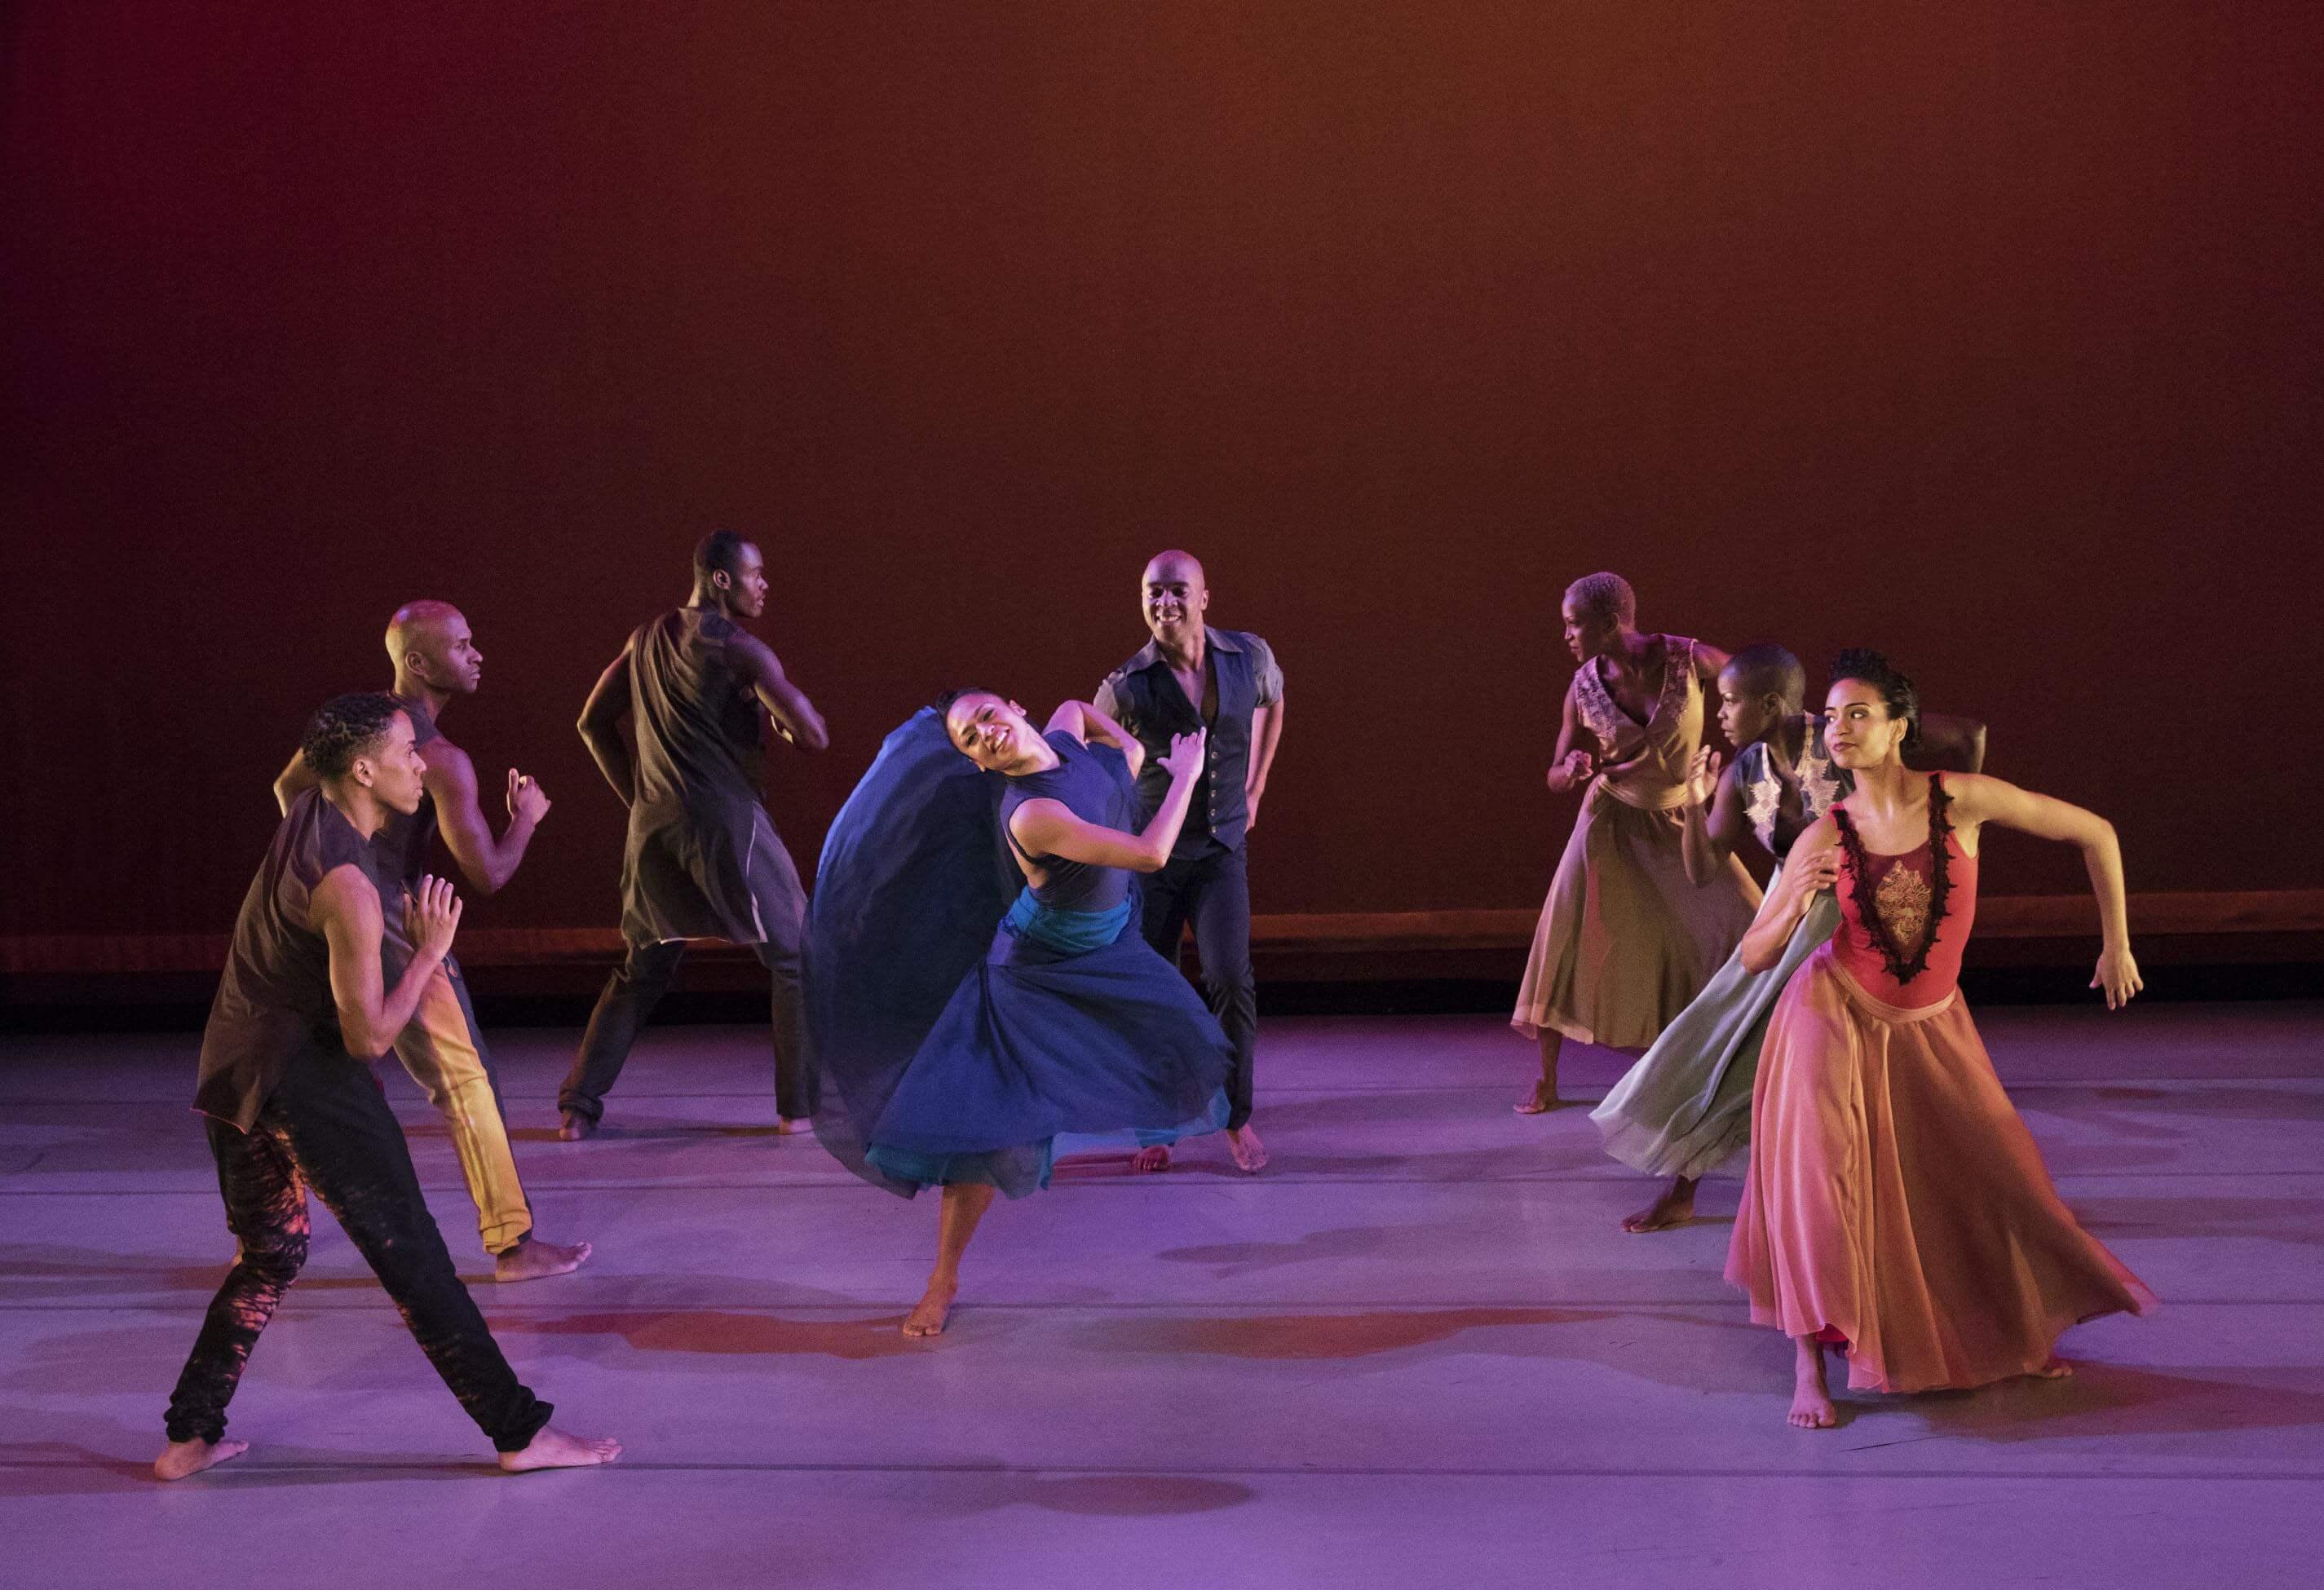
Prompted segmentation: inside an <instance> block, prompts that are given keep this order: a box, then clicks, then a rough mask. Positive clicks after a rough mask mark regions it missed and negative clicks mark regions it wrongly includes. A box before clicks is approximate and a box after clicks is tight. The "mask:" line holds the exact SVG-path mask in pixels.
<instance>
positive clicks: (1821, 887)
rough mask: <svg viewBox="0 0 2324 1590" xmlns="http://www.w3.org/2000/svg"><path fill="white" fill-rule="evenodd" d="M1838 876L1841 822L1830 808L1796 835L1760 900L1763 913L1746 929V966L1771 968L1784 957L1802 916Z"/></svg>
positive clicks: (1760, 969)
mask: <svg viewBox="0 0 2324 1590" xmlns="http://www.w3.org/2000/svg"><path fill="white" fill-rule="evenodd" d="M1839 878H1840V824H1839V823H1835V822H1834V821H1833V820H1832V816H1831V813H1829V812H1827V813H1824V814H1823V815H1822V816H1821V817H1819V818H1817V819H1816V820H1815V822H1814V823H1812V824H1811V825H1810V826H1809V828H1808V829H1807V831H1806V832H1803V833H1802V834H1801V835H1800V837H1799V838H1798V839H1796V840H1794V841H1792V850H1791V853H1790V854H1789V855H1787V856H1785V857H1784V870H1783V873H1782V874H1781V876H1779V877H1778V878H1776V880H1775V889H1774V891H1773V892H1771V893H1770V894H1769V895H1768V896H1767V897H1766V899H1764V900H1762V901H1760V902H1759V914H1758V915H1757V916H1755V917H1753V918H1752V919H1751V926H1750V929H1749V931H1748V932H1747V933H1744V935H1743V946H1742V958H1743V967H1744V970H1747V971H1767V970H1772V969H1773V968H1774V967H1775V964H1776V963H1777V962H1778V961H1780V960H1783V958H1784V945H1786V944H1788V943H1790V942H1792V930H1793V929H1794V928H1795V927H1797V926H1799V924H1800V918H1802V917H1803V916H1805V915H1806V914H1808V907H1809V906H1811V905H1814V904H1815V897H1816V896H1818V895H1820V894H1821V893H1823V892H1824V891H1825V890H1826V889H1828V888H1831V887H1832V886H1833V885H1834V884H1835V883H1837V882H1838V881H1839Z"/></svg>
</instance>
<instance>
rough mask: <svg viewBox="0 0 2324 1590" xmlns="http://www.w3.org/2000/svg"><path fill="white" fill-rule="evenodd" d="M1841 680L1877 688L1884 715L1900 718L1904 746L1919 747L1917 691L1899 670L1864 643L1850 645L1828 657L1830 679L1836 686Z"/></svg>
mask: <svg viewBox="0 0 2324 1590" xmlns="http://www.w3.org/2000/svg"><path fill="white" fill-rule="evenodd" d="M1843 679H1853V680H1855V681H1857V682H1858V684H1862V685H1871V686H1872V688H1873V689H1875V690H1877V691H1878V692H1879V693H1880V701H1881V704H1882V705H1884V706H1886V708H1887V709H1888V716H1889V717H1890V718H1891V719H1897V718H1901V719H1903V720H1904V725H1905V727H1904V749H1906V750H1908V751H1909V750H1918V749H1920V747H1921V693H1920V692H1919V691H1917V690H1915V689H1914V688H1913V682H1912V680H1910V679H1908V678H1906V677H1905V676H1904V670H1903V669H1901V668H1899V667H1897V666H1896V665H1895V664H1894V663H1892V662H1890V661H1889V660H1888V659H1887V657H1885V656H1883V655H1882V654H1881V653H1879V652H1877V651H1875V650H1873V649H1872V648H1870V647H1868V646H1851V647H1849V648H1846V649H1844V650H1843V651H1841V652H1840V655H1839V656H1838V657H1833V658H1832V659H1831V682H1832V683H1833V684H1834V685H1837V684H1839V683H1840V681H1841V680H1843Z"/></svg>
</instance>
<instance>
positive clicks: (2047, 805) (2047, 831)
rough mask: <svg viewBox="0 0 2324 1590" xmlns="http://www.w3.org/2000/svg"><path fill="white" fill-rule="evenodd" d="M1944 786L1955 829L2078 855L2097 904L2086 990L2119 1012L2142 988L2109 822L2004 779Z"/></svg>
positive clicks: (1957, 780)
mask: <svg viewBox="0 0 2324 1590" xmlns="http://www.w3.org/2000/svg"><path fill="white" fill-rule="evenodd" d="M1945 788H1946V790H1947V791H1949V792H1950V794H1951V795H1952V797H1953V823H1954V825H1955V826H1956V827H1961V826H1966V825H1968V824H1971V823H1977V824H1983V823H1999V824H2000V825H2001V826H2002V827H2004V828H2014V829H2015V830H2017V831H2018V832H2020V833H2030V834H2032V835H2033V837H2034V838H2035V839H2047V840H2056V841H2058V842H2059V843H2061V844H2068V845H2072V846H2073V847H2075V848H2076V849H2077V850H2080V851H2081V853H2082V866H2083V868H2084V869H2086V870H2087V871H2088V872H2089V875H2090V893H2091V894H2093V895H2095V896H2098V935H2099V942H2100V946H2101V947H2100V949H2099V951H2098V970H2097V972H2096V973H2095V975H2093V976H2092V977H2091V979H2090V987H2091V988H2102V989H2104V990H2105V991H2106V1000H2107V1009H2108V1010H2119V1009H2120V1008H2122V1006H2126V1005H2127V1004H2129V1003H2130V1001H2131V997H2132V996H2134V995H2135V994H2136V993H2138V992H2139V990H2140V989H2142V988H2145V987H2146V979H2144V978H2142V977H2140V976H2139V974H2138V961H2137V960H2136V958H2135V957H2134V956H2133V955H2132V954H2131V952H2130V906H2129V904H2128V902H2127V900H2126V898H2125V890H2124V887H2123V881H2122V845H2121V842H2120V841H2117V840H2116V838H2115V832H2114V824H2113V823H2109V822H2107V820H2106V819H2105V818H2103V817H2101V816H2099V815H2098V813H2096V812H2092V811H2089V810H2086V809H2085V808H2083V807H2080V806H2077V805H2075V804H2073V803H2072V802H2070V801H2061V800H2059V799H2057V798H2055V797H2054V796H2052V795H2036V794H2034V793H2033V791H2032V790H2030V789H2020V788H2018V787H2017V786H2015V785H2014V784H2011V783H2010V782H2008V781H2007V780H2006V779H2002V778H1991V777H1985V776H1983V775H1981V774H1955V775H1952V776H1951V777H1948V778H1946V780H1945Z"/></svg>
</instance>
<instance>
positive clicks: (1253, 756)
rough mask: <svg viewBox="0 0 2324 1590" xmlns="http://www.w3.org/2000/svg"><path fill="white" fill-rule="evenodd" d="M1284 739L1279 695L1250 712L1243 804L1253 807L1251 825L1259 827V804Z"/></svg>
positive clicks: (1249, 824) (1251, 809)
mask: <svg viewBox="0 0 2324 1590" xmlns="http://www.w3.org/2000/svg"><path fill="white" fill-rule="evenodd" d="M1282 740H1283V698H1282V697H1281V696H1279V695H1278V696H1277V697H1276V698H1275V699H1274V700H1273V701H1271V702H1269V703H1267V705H1265V706H1263V707H1259V708H1257V709H1255V710H1254V711H1253V712H1251V714H1250V766H1249V767H1248V768H1247V769H1246V770H1245V773H1244V777H1243V785H1242V797H1243V804H1244V805H1245V806H1247V807H1249V808H1250V823H1248V824H1247V825H1246V826H1247V827H1250V828H1256V827H1258V826H1259V801H1260V799H1261V797H1263V796H1264V795H1266V794H1267V776H1268V774H1269V773H1271V772H1273V771H1274V770H1275V748H1276V747H1277V745H1278V744H1280V743H1281V742H1282Z"/></svg>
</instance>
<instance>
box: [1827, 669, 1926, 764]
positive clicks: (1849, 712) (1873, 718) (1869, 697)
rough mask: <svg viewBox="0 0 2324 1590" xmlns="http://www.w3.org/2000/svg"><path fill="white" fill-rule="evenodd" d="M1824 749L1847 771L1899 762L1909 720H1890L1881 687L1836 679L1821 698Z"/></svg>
mask: <svg viewBox="0 0 2324 1590" xmlns="http://www.w3.org/2000/svg"><path fill="white" fill-rule="evenodd" d="M1823 724H1824V728H1823V742H1824V749H1827V750H1829V751H1830V752H1831V759H1832V761H1833V763H1834V764H1835V765H1837V766H1839V767H1848V768H1863V767H1881V766H1884V765H1886V763H1889V762H1892V761H1894V762H1901V761H1903V759H1904V737H1905V735H1907V734H1908V733H1910V732H1911V731H1912V728H1913V721H1912V720H1911V719H1910V718H1892V717H1890V716H1889V715H1888V703H1887V700H1886V697H1884V696H1883V695H1882V694H1881V693H1880V687H1879V686H1878V685H1874V684H1872V683H1871V682H1870V681H1869V680H1865V679H1835V680H1833V681H1832V684H1831V690H1829V691H1827V692H1826V693H1825V694H1824V698H1823Z"/></svg>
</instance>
